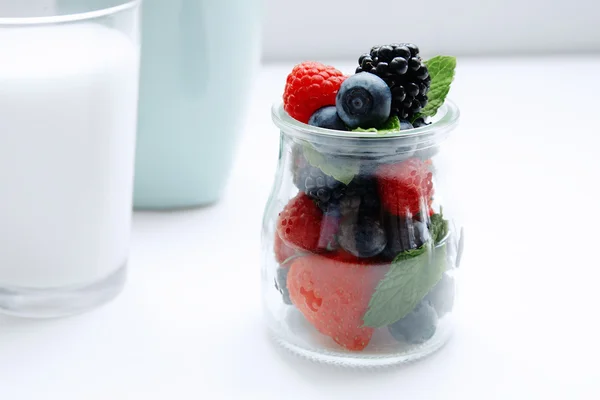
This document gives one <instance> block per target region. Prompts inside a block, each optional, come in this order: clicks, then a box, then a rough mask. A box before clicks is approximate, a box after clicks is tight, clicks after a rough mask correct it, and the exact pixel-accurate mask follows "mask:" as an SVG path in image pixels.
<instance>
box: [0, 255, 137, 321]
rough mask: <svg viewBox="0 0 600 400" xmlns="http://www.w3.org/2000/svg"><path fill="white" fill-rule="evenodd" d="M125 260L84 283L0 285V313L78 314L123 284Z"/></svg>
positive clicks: (33, 315) (108, 297) (25, 315)
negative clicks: (98, 278)
mask: <svg viewBox="0 0 600 400" xmlns="http://www.w3.org/2000/svg"><path fill="white" fill-rule="evenodd" d="M126 280H127V263H125V265H123V266H122V267H121V268H119V269H118V270H117V271H115V272H113V273H112V274H110V275H109V276H108V277H106V278H104V279H102V280H101V281H99V282H95V283H93V284H89V285H85V286H76V287H68V288H58V289H57V288H53V289H28V288H15V287H1V286H0V313H2V314H7V315H12V316H16V317H23V318H58V317H66V316H70V315H75V314H81V313H84V312H86V311H89V310H91V309H94V308H96V307H99V306H101V305H102V304H105V303H108V302H109V301H111V300H112V299H114V298H115V297H116V296H117V295H118V294H119V293H120V292H121V291H122V290H123V287H124V286H125V281H126Z"/></svg>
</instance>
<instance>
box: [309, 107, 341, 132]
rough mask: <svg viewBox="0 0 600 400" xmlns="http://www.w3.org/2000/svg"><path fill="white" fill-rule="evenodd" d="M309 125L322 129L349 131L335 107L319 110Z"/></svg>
mask: <svg viewBox="0 0 600 400" xmlns="http://www.w3.org/2000/svg"><path fill="white" fill-rule="evenodd" d="M308 124H309V125H312V126H318V127H320V128H326V129H335V130H338V131H347V130H348V128H346V125H345V124H344V121H342V120H341V119H340V117H339V116H338V113H337V110H336V108H335V106H327V107H323V108H319V109H318V110H317V111H315V113H314V114H313V115H312V116H311V117H310V119H309V120H308Z"/></svg>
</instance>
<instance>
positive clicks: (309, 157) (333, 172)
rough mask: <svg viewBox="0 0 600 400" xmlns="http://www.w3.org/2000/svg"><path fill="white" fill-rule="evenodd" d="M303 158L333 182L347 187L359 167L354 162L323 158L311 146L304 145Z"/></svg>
mask: <svg viewBox="0 0 600 400" xmlns="http://www.w3.org/2000/svg"><path fill="white" fill-rule="evenodd" d="M303 150H304V157H305V158H306V161H308V163H309V164H310V165H312V166H313V167H316V168H319V169H320V170H321V171H323V173H325V174H327V175H329V176H332V177H333V178H334V179H335V180H337V181H340V182H342V183H343V184H344V185H348V184H349V183H350V182H351V181H352V179H354V176H355V175H356V174H358V170H359V168H360V165H359V163H358V161H356V160H339V159H335V158H333V157H325V156H324V155H323V154H321V153H319V152H318V151H317V150H316V149H315V148H314V147H312V145H310V144H308V143H307V144H305V145H304V149H303Z"/></svg>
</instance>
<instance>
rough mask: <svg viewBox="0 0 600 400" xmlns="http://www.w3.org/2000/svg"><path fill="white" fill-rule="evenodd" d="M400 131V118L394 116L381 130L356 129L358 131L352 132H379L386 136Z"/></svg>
mask: <svg viewBox="0 0 600 400" xmlns="http://www.w3.org/2000/svg"><path fill="white" fill-rule="evenodd" d="M399 130H400V119H399V118H398V116H397V115H393V116H391V117H390V118H389V119H388V120H387V121H386V122H385V124H383V126H382V127H381V128H379V129H375V128H369V129H363V128H356V129H353V130H352V132H377V133H378V134H386V133H389V132H398V131H399Z"/></svg>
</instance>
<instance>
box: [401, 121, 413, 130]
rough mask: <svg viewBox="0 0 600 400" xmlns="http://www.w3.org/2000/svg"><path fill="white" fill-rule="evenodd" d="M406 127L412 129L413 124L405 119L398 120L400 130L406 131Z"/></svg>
mask: <svg viewBox="0 0 600 400" xmlns="http://www.w3.org/2000/svg"><path fill="white" fill-rule="evenodd" d="M408 129H414V126H413V124H411V123H410V121H407V120H405V119H401V120H400V130H401V131H406V130H408Z"/></svg>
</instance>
